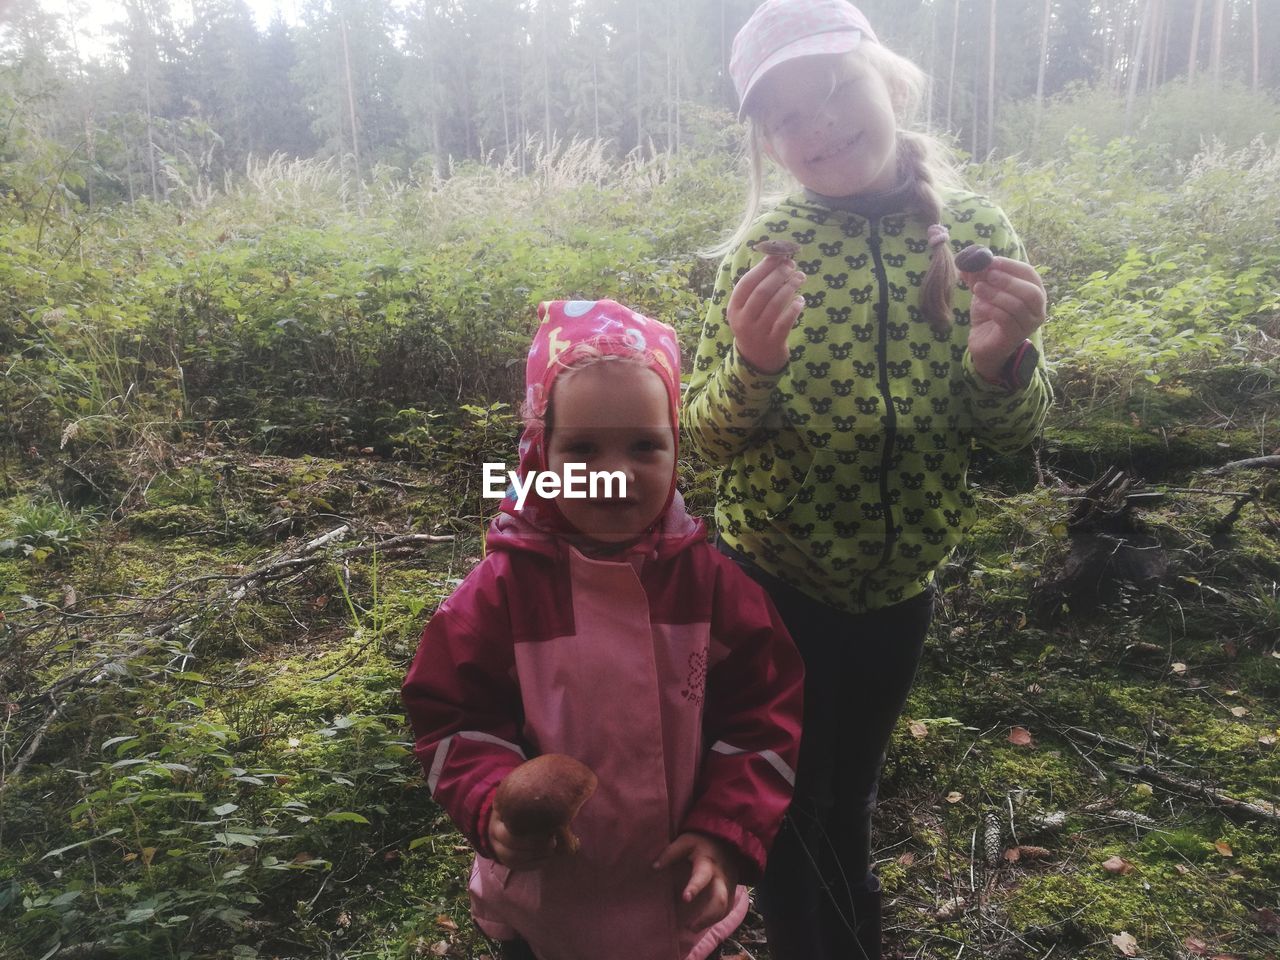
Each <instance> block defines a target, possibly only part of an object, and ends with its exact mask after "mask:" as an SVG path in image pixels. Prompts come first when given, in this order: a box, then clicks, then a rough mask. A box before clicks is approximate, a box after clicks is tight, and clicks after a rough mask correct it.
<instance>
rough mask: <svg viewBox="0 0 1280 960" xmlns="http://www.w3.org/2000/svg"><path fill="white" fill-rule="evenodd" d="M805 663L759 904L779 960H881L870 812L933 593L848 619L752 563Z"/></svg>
mask: <svg viewBox="0 0 1280 960" xmlns="http://www.w3.org/2000/svg"><path fill="white" fill-rule="evenodd" d="M719 546H720V549H721V550H722V551H723V552H724V553H726V554H727V555H728V556H730V557H733V559H735V560H737V561H738V563H739V564H740V565H741V566H742V568H743V569H744V570H745V571H746V572H747V574H748V575H750V576H751V577H752V578H753V579H754V580H756V581H757V582H758V583H760V584H761V585H762V586H763V587H764V588H765V590H767V591H768V593H769V595H770V597H772V599H773V602H774V605H775V606H776V607H777V608H778V613H779V615H780V616H781V617H782V620H783V622H784V623H785V624H786V625H787V629H788V630H789V631H790V632H791V636H792V639H794V640H795V642H796V646H797V647H798V648H799V650H800V654H801V656H802V657H803V658H804V664H805V680H804V698H805V699H804V730H803V733H802V736H801V741H800V761H799V765H798V767H797V769H796V792H795V799H794V800H793V801H792V804H791V809H790V810H789V811H788V813H787V818H786V820H785V821H784V822H783V826H782V829H781V831H780V832H779V834H778V839H777V840H776V841H775V843H774V846H773V849H772V851H771V852H770V854H769V861H768V865H767V866H766V868H765V874H764V878H763V880H762V881H761V883H760V884H759V885H758V886H757V889H756V893H757V902H758V905H759V908H760V912H761V913H762V914H763V915H764V918H765V926H766V932H767V935H768V937H769V950H770V953H771V955H772V956H773V957H774V960H792V958H797V960H799V958H804V960H825V958H832V960H845V958H857V960H861V958H863V957H878V956H879V955H880V945H879V939H880V882H879V880H877V879H876V876H875V874H874V873H872V872H871V815H872V813H873V811H874V810H875V807H876V791H877V785H878V784H879V780H880V770H881V767H882V766H883V764H884V754H885V748H886V747H887V746H888V744H889V737H890V735H891V734H892V732H893V728H894V725H895V724H896V723H897V720H898V716H899V715H900V714H901V713H902V708H903V705H904V704H905V703H906V699H907V693H908V691H909V690H910V689H911V682H912V680H913V679H914V678H915V672H916V667H917V665H918V664H919V662H920V654H921V650H922V648H923V646H924V639H925V635H926V634H927V633H928V629H929V621H930V618H931V616H932V613H933V597H932V594H931V593H926V594H922V595H920V596H917V597H913V598H911V599H910V600H906V601H903V602H902V603H899V604H895V605H894V606H891V607H886V608H884V609H881V610H873V611H871V612H869V613H864V614H857V615H854V614H848V613H844V612H843V611H840V610H836V609H833V608H832V607H828V606H826V605H825V604H822V603H819V602H818V601H816V600H814V599H812V598H811V597H808V596H806V595H805V594H803V593H801V592H800V591H798V590H796V589H794V588H793V587H791V586H790V585H788V584H787V583H785V582H783V581H781V580H778V579H777V578H776V577H772V576H770V575H769V574H767V573H765V572H764V571H762V570H760V569H759V568H758V567H755V566H754V565H753V564H751V563H750V562H749V561H747V560H746V559H745V558H744V557H742V556H741V555H740V554H737V553H736V552H735V551H733V550H732V549H731V548H729V547H727V546H726V545H725V544H723V543H720V544H719Z"/></svg>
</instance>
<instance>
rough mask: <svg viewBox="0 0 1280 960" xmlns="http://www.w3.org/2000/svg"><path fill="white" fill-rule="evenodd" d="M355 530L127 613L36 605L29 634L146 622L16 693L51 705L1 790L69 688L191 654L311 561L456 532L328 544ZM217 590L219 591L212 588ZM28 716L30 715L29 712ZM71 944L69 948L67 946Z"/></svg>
mask: <svg viewBox="0 0 1280 960" xmlns="http://www.w3.org/2000/svg"><path fill="white" fill-rule="evenodd" d="M350 533H351V527H350V525H348V524H343V525H341V526H339V527H335V528H334V529H332V530H330V531H328V532H327V533H324V534H321V535H320V536H318V537H315V538H314V539H312V540H310V541H308V542H307V543H305V544H303V545H302V546H301V547H300V548H298V550H297V551H296V552H294V553H292V554H290V555H287V556H283V557H278V558H276V559H274V560H270V561H268V562H265V563H262V564H260V565H259V566H257V567H255V568H253V569H252V570H249V571H247V572H245V573H242V574H239V575H222V574H213V575H204V576H200V577H196V578H194V579H193V580H191V581H189V582H187V583H185V584H179V585H177V586H173V587H170V588H169V589H167V590H165V591H164V592H163V593H161V594H160V595H159V596H158V597H155V598H151V599H149V600H142V601H141V603H139V604H138V606H136V607H135V608H134V609H133V610H130V611H128V612H127V613H122V614H97V615H95V614H88V613H79V612H71V611H68V610H66V609H62V608H58V607H55V606H53V605H52V604H45V603H40V604H38V605H37V607H36V609H35V611H34V612H35V613H36V614H37V616H38V617H40V618H45V617H50V616H56V618H57V619H51V621H50V622H46V623H37V624H36V625H34V626H32V627H30V628H28V629H27V630H25V631H24V632H23V634H22V635H23V637H24V639H25V638H27V637H30V636H33V635H35V634H36V633H38V632H41V631H44V630H50V629H52V630H57V629H59V627H60V626H61V625H63V624H65V623H66V622H67V621H68V620H71V621H74V622H75V623H76V625H77V627H78V628H80V629H83V628H84V627H85V626H87V625H88V623H89V622H91V621H93V620H95V619H98V620H112V621H118V620H120V619H124V618H126V617H135V618H139V619H140V620H141V622H142V624H143V625H145V626H143V628H142V629H140V630H138V631H136V632H134V633H133V637H134V639H132V640H131V641H130V642H128V643H126V644H125V645H124V646H123V647H121V648H119V649H116V650H114V651H112V652H111V653H109V654H105V655H100V656H98V657H96V658H94V660H93V662H91V663H89V664H87V665H86V666H83V667H79V668H77V669H75V670H72V671H71V672H69V673H67V674H65V675H64V676H62V677H60V678H59V679H57V680H56V681H54V682H53V683H51V684H50V685H49V686H48V687H46V688H45V689H44V690H42V691H40V692H39V693H35V694H33V695H31V696H29V697H26V698H15V699H17V701H18V706H19V707H20V709H21V710H22V711H26V710H28V709H30V708H31V707H32V706H34V705H35V704H39V703H43V704H45V705H46V706H45V707H44V709H43V713H44V716H41V717H39V719H36V718H35V716H33V717H32V721H31V722H32V723H33V724H35V725H36V728H35V732H34V733H33V734H32V735H31V737H30V738H29V739H28V741H27V744H26V746H25V748H24V749H23V751H22V754H21V756H20V757H19V758H18V760H17V762H16V764H15V766H14V769H13V770H11V771H9V772H8V774H7V775H6V776H3V777H2V778H0V793H3V792H4V790H5V789H6V788H7V787H8V786H9V785H10V784H11V783H13V782H14V781H15V779H16V778H17V775H18V774H20V773H21V772H22V771H23V770H24V769H25V767H26V766H27V764H28V763H29V762H30V761H31V759H32V758H33V757H34V756H35V754H36V752H37V750H38V749H39V747H40V745H41V743H42V741H43V740H44V737H45V735H46V734H47V733H48V731H49V729H50V727H51V725H52V724H53V722H54V721H55V720H56V719H57V718H58V717H59V716H60V715H64V714H65V713H66V708H67V700H66V697H67V696H68V695H69V694H72V693H74V692H75V691H77V690H79V689H80V688H82V687H88V686H92V685H93V684H96V683H98V682H100V681H101V680H103V679H105V678H107V677H109V676H111V675H113V672H114V673H120V672H123V667H122V665H123V664H124V663H127V662H129V661H130V660H133V659H134V658H136V657H139V656H141V655H143V654H145V653H147V652H148V651H150V650H155V649H156V648H157V645H158V644H162V643H164V642H165V641H166V640H172V639H179V642H182V643H185V646H186V650H185V651H179V652H178V653H177V654H176V655H177V656H179V657H183V658H185V657H186V656H189V655H190V654H191V653H192V651H193V649H194V647H195V645H196V642H197V640H198V639H199V637H198V635H197V636H194V637H192V636H187V635H186V634H184V633H183V631H184V630H185V629H186V628H187V627H189V626H191V625H192V624H196V623H199V622H200V621H201V620H202V619H210V618H212V617H216V616H218V615H225V614H226V613H227V611H229V610H231V609H233V608H234V607H235V606H236V605H237V604H239V603H241V602H242V601H244V600H245V599H246V598H247V597H249V596H250V595H251V594H253V593H255V592H257V591H259V590H261V589H262V588H264V587H265V586H267V585H268V584H271V583H274V582H277V581H281V580H287V579H291V578H293V577H297V576H299V575H300V574H302V573H304V572H306V571H307V570H308V569H310V568H311V567H313V566H315V565H317V564H320V563H322V562H326V561H327V560H329V559H333V560H337V561H342V560H347V559H350V558H354V557H361V556H368V555H369V554H372V553H390V554H403V553H407V552H409V551H412V550H414V549H416V548H418V547H420V546H423V545H426V544H434V543H447V542H451V541H452V540H453V539H454V538H453V537H452V536H451V535H447V534H441V535H437V534H425V533H410V534H401V535H399V536H392V537H387V538H386V539H384V540H382V541H380V542H376V543H364V544H360V545H358V546H353V547H349V548H347V549H346V550H340V551H326V550H325V548H326V547H329V546H331V545H332V544H334V543H337V542H338V541H340V540H342V539H344V538H345V537H347V536H348V535H349V534H350ZM217 581H222V585H221V588H220V589H219V590H217V591H216V595H215V596H213V597H211V598H207V599H206V598H203V597H200V596H198V595H197V596H192V597H189V598H187V599H185V600H183V601H182V602H181V605H180V607H179V609H178V611H177V612H176V613H173V606H172V605H173V604H176V603H177V602H178V601H177V597H176V595H177V594H178V593H180V592H181V591H184V590H190V589H191V588H192V587H194V586H195V585H197V584H207V583H213V582H217ZM211 592H214V591H211ZM159 602H168V603H169V604H170V607H169V609H168V610H166V611H165V612H166V613H172V615H171V616H168V617H166V618H164V619H161V620H158V621H156V622H152V623H149V624H148V623H147V620H148V619H149V618H148V617H147V613H148V611H151V610H154V608H155V606H156V605H157V604H158V603H159ZM110 629H111V631H112V633H113V634H115V635H117V636H118V635H119V634H120V629H119V627H118V626H116V625H115V624H113V625H112V626H111V628H110ZM23 716H27V714H26V713H23ZM65 949H69V948H64V950H65Z"/></svg>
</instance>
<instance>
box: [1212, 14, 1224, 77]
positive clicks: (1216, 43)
mask: <svg viewBox="0 0 1280 960" xmlns="http://www.w3.org/2000/svg"><path fill="white" fill-rule="evenodd" d="M1226 12H1227V0H1217V2H1216V3H1215V4H1214V7H1213V35H1212V38H1211V40H1210V43H1209V72H1210V73H1211V74H1213V82H1214V83H1218V82H1219V81H1220V80H1221V79H1222V34H1223V29H1222V28H1223V20H1224V19H1225V17H1226Z"/></svg>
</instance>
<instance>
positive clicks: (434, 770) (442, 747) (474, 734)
mask: <svg viewBox="0 0 1280 960" xmlns="http://www.w3.org/2000/svg"><path fill="white" fill-rule="evenodd" d="M454 737H462V738H464V739H466V740H479V741H481V742H482V743H496V744H497V745H498V746H500V747H506V748H507V749H508V750H511V751H514V752H515V753H518V754H519V755H520V759H521V760H523V759H525V754H524V751H523V750H521V749H520V748H519V747H518V746H516V744H514V743H512V742H511V741H510V740H503V739H502V738H501V737H495V736H494V735H493V734H491V733H485V732H484V731H483V730H462V731H460V732H458V733H456V734H452V735H450V736H447V737H445V738H444V739H443V740H441V741H440V743H439V744H438V745H437V746H436V755H435V759H433V760H432V761H431V772H430V773H428V774H427V789H428V790H429V791H431V795H432V796H433V797H434V796H435V795H436V785H437V784H438V783H439V782H440V773H441V771H442V770H444V761H445V757H446V756H447V755H448V753H449V748H450V747H451V746H453V739H454Z"/></svg>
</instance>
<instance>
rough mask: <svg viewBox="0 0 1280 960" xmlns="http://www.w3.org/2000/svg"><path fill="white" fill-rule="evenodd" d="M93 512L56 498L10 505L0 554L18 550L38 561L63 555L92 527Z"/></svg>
mask: <svg viewBox="0 0 1280 960" xmlns="http://www.w3.org/2000/svg"><path fill="white" fill-rule="evenodd" d="M95 519H96V518H95V516H94V515H93V514H91V513H86V512H84V511H80V510H74V509H72V508H70V507H67V506H65V505H64V504H61V503H58V502H56V501H46V502H43V503H41V502H37V501H34V500H29V501H27V502H26V503H25V504H20V505H19V506H17V507H16V508H15V507H11V508H10V510H9V519H8V522H7V524H6V527H7V533H8V536H6V537H3V538H0V555H3V554H14V553H19V554H22V555H24V556H27V557H30V558H31V559H32V560H35V561H37V562H40V561H43V560H46V559H48V558H49V557H51V556H54V555H65V554H68V553H70V552H71V551H73V550H75V549H76V548H77V547H78V546H80V544H81V542H82V541H83V540H84V539H85V537H87V536H88V534H89V531H90V530H91V529H92V527H93V523H94V521H95Z"/></svg>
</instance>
